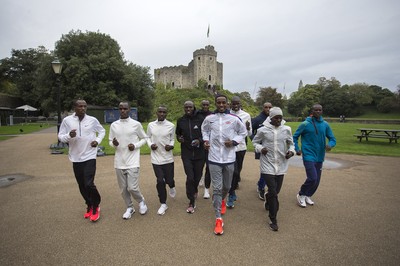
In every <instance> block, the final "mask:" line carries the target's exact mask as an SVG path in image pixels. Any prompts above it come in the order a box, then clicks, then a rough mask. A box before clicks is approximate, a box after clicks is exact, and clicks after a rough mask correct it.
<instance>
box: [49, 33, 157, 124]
mask: <svg viewBox="0 0 400 266" xmlns="http://www.w3.org/2000/svg"><path fill="white" fill-rule="evenodd" d="M55 54H56V55H57V56H58V57H59V58H60V60H61V61H62V62H63V65H64V70H63V75H62V95H63V97H62V98H63V107H64V109H65V108H67V107H69V106H70V103H71V102H72V100H73V99H76V98H77V97H81V98H84V99H85V100H86V101H87V102H88V103H90V104H94V105H101V106H117V105H118V103H119V102H120V101H122V100H126V101H130V102H133V103H135V105H136V107H138V116H139V119H140V120H142V121H143V120H146V119H147V118H148V117H149V116H150V113H151V110H152V104H151V102H152V101H151V99H152V95H153V94H152V93H153V83H152V79H151V75H150V74H149V72H150V69H149V68H147V67H140V66H137V65H135V64H133V63H127V62H125V61H124V59H123V54H122V52H121V51H120V46H119V45H118V43H117V42H116V41H115V40H114V39H112V38H111V37H110V36H109V35H106V34H103V33H99V32H86V33H83V32H81V31H71V32H69V33H68V34H66V35H63V36H62V37H61V39H60V40H59V41H58V42H57V43H56V50H55Z"/></svg>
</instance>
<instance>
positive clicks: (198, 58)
mask: <svg viewBox="0 0 400 266" xmlns="http://www.w3.org/2000/svg"><path fill="white" fill-rule="evenodd" d="M222 77H223V72H222V63H220V62H218V61H217V52H216V51H215V50H214V46H212V45H207V46H206V47H205V48H201V49H198V50H196V51H194V52H193V59H192V61H190V63H189V65H188V66H183V65H180V66H172V67H162V68H157V69H154V80H155V83H156V84H163V85H164V86H165V87H167V86H168V87H172V88H194V87H196V86H197V84H198V81H199V80H201V79H202V80H204V81H206V82H207V85H208V88H212V87H213V86H214V85H219V86H222Z"/></svg>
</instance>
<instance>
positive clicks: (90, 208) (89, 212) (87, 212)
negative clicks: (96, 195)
mask: <svg viewBox="0 0 400 266" xmlns="http://www.w3.org/2000/svg"><path fill="white" fill-rule="evenodd" d="M91 215H92V207H89V206H88V207H87V209H86V212H85V214H84V215H83V218H85V219H88V218H90V216H91Z"/></svg>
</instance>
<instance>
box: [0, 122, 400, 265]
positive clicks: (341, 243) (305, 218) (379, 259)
mask: <svg viewBox="0 0 400 266" xmlns="http://www.w3.org/2000/svg"><path fill="white" fill-rule="evenodd" d="M55 138H56V136H55V131H54V129H53V130H51V129H49V130H45V131H42V132H40V134H29V135H22V136H19V137H15V138H12V139H9V140H6V141H2V142H0V178H1V176H4V175H12V174H23V175H26V176H30V177H32V178H28V179H26V180H24V181H21V182H18V183H16V184H14V185H11V186H8V187H3V188H0V243H1V254H0V265H56V264H57V265H78V264H79V265H84V264H86V265H95V264H96V265H122V264H128V265H217V264H219V265H257V264H258V265H261V264H263V265H398V262H399V261H400V253H399V252H398V250H399V246H400V208H399V206H400V197H399V191H400V179H399V174H398V172H399V170H398V169H399V167H398V164H399V158H392V157H377V156H354V155H343V154H329V156H328V159H329V160H331V161H333V162H338V163H340V164H341V167H340V168H330V169H326V170H324V172H323V176H322V183H321V186H320V188H319V190H318V192H317V194H316V195H315V197H314V200H315V202H316V205H315V206H313V207H307V208H306V209H301V208H299V207H298V206H297V205H296V199H295V195H296V193H297V191H298V188H299V186H300V185H301V183H302V182H303V180H304V176H305V174H304V170H303V168H302V167H301V166H300V167H296V166H292V167H290V169H289V172H288V174H287V175H286V176H285V181H284V184H283V188H282V191H281V193H280V202H281V205H280V211H279V214H278V222H279V226H280V230H279V232H272V231H270V230H269V229H267V226H266V225H267V221H268V219H267V213H266V212H265V210H264V209H263V205H262V201H260V200H259V199H258V198H257V195H256V191H255V188H256V187H255V182H256V180H257V177H258V171H259V170H258V161H256V160H254V159H253V158H254V155H253V154H252V153H248V154H247V155H246V159H245V165H244V170H243V177H242V179H243V181H242V182H241V183H240V189H239V190H238V192H237V194H238V197H239V199H238V201H237V202H236V206H235V208H234V209H232V210H228V211H227V214H226V215H225V216H224V221H225V233H224V235H222V236H215V235H214V234H213V226H214V213H213V210H212V206H211V200H205V199H202V198H201V199H199V200H198V202H197V209H196V212H195V213H194V214H192V215H189V214H187V213H186V212H185V209H186V206H187V203H188V201H187V199H186V196H185V186H184V184H185V176H184V173H183V168H182V163H181V160H180V158H179V157H176V158H175V176H176V184H177V192H178V195H177V197H176V198H175V199H173V200H170V199H169V200H168V205H169V207H170V208H169V209H168V211H167V213H166V214H165V215H164V216H158V215H157V214H156V212H157V209H158V207H159V202H158V197H157V192H156V188H155V177H154V174H153V170H152V168H151V164H150V158H149V156H142V157H141V183H140V184H141V189H142V192H143V194H144V196H145V197H146V200H147V203H148V206H149V212H148V213H147V214H146V215H144V216H141V215H139V214H138V213H136V214H134V215H133V218H132V219H131V220H128V221H125V220H123V219H122V218H121V216H122V213H123V212H124V210H125V207H124V205H123V201H122V199H121V197H120V195H119V192H118V188H117V183H116V177H115V173H114V169H113V156H106V157H99V158H98V160H97V164H98V168H97V175H96V184H97V186H98V188H99V190H100V192H101V195H102V204H101V208H102V216H101V219H100V220H99V221H98V222H97V223H90V222H89V221H87V220H85V219H83V217H82V214H83V211H84V202H83V200H82V199H81V196H80V194H79V192H78V188H77V185H76V183H75V179H74V177H73V174H72V166H71V163H70V162H69V161H68V158H67V156H66V155H51V154H50V150H49V145H50V144H51V143H54V142H55V141H56V139H55ZM202 191H203V190H202V188H201V189H200V192H201V193H202ZM136 208H137V204H136Z"/></svg>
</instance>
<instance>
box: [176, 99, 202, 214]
mask: <svg viewBox="0 0 400 266" xmlns="http://www.w3.org/2000/svg"><path fill="white" fill-rule="evenodd" d="M183 109H184V112H185V113H184V115H183V116H182V117H181V118H179V119H178V121H177V124H176V130H175V133H176V138H177V140H178V141H179V142H180V143H181V158H182V162H183V167H184V170H185V174H186V196H187V198H188V199H189V206H188V208H187V209H186V212H187V213H194V209H195V208H196V205H195V200H196V198H197V193H198V185H199V182H200V179H201V176H202V174H203V167H204V162H205V152H204V147H203V138H202V135H201V124H202V123H203V120H204V117H203V115H201V114H200V113H198V112H197V110H196V108H195V106H194V103H193V102H192V101H186V102H185V103H184V105H183Z"/></svg>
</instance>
